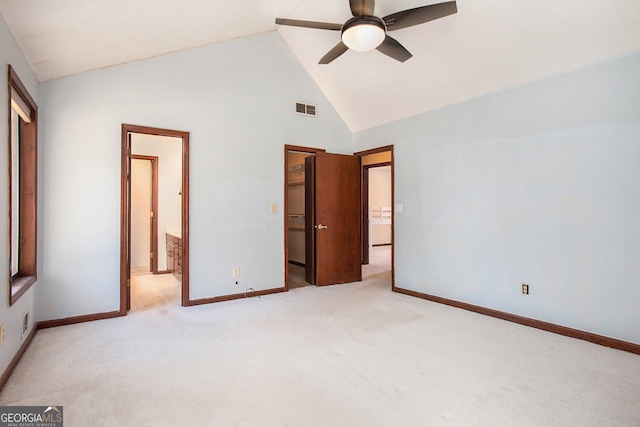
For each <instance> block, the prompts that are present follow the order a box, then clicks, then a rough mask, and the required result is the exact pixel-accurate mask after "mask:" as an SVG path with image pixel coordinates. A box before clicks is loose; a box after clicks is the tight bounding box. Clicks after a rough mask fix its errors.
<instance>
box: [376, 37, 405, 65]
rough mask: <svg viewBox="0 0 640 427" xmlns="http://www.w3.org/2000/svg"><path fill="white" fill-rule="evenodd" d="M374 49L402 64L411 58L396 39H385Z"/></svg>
mask: <svg viewBox="0 0 640 427" xmlns="http://www.w3.org/2000/svg"><path fill="white" fill-rule="evenodd" d="M376 49H377V50H379V51H380V52H382V53H384V54H385V55H387V56H390V57H391V58H393V59H395V60H397V61H400V62H404V61H406V60H407V59H409V58H411V57H412V56H413V55H412V54H411V52H409V51H408V50H407V49H405V48H404V46H402V45H401V44H400V43H399V42H398V41H397V40H396V39H394V38H393V37H389V36H387V37H385V39H384V41H383V42H382V44H381V45H380V46H378V47H377V48H376Z"/></svg>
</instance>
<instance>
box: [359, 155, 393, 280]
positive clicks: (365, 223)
mask: <svg viewBox="0 0 640 427" xmlns="http://www.w3.org/2000/svg"><path fill="white" fill-rule="evenodd" d="M385 152H391V162H385V163H384V164H383V163H379V164H372V165H364V166H361V169H362V177H363V178H362V179H363V185H362V254H363V260H362V261H363V264H365V262H364V261H365V254H366V261H367V264H368V263H369V197H368V196H369V181H368V170H369V169H370V168H372V167H379V166H391V289H395V288H396V279H395V278H396V275H395V250H396V242H395V225H396V218H395V165H394V163H395V162H394V156H393V145H385V146H383V147H378V148H372V149H370V150H365V151H358V152H357V153H354V155H355V156H360V157H365V156H369V155H371V154H377V153H385ZM365 173H366V174H367V180H366V185H365V181H364V180H365V178H364V176H365ZM365 187H366V188H365ZM365 208H366V209H365ZM365 217H366V218H365ZM365 235H366V236H367V237H366V240H365ZM365 245H366V246H365Z"/></svg>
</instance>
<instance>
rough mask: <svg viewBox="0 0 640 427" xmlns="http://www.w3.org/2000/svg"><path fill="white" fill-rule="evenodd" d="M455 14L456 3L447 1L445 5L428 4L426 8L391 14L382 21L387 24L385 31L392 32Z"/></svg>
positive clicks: (456, 10) (456, 9)
mask: <svg viewBox="0 0 640 427" xmlns="http://www.w3.org/2000/svg"><path fill="white" fill-rule="evenodd" d="M456 12H458V6H457V5H456V2H455V1H448V2H446V3H438V4H430V5H428V6H422V7H416V8H415V9H408V10H403V11H402V12H396V13H392V14H391V15H387V16H385V17H384V18H382V20H383V21H384V23H385V24H387V30H388V31H392V30H399V29H401V28H407V27H412V26H414V25H418V24H424V23H425V22H429V21H433V20H434V19H438V18H443V17H445V16H449V15H453V14H454V13H456Z"/></svg>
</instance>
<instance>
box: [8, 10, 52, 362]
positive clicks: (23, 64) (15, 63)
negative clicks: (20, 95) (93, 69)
mask: <svg viewBox="0 0 640 427" xmlns="http://www.w3.org/2000/svg"><path fill="white" fill-rule="evenodd" d="M9 64H10V65H11V66H12V67H13V68H14V70H15V71H16V73H17V74H18V76H19V77H20V81H22V83H23V84H24V85H25V87H26V88H27V90H28V91H29V94H30V95H31V97H32V98H33V99H34V100H35V101H36V103H38V81H37V80H36V77H35V75H34V74H33V72H32V71H31V68H30V67H29V64H28V63H27V61H26V59H25V58H24V56H23V55H22V52H21V51H20V49H19V48H18V44H17V43H16V42H15V40H14V38H13V35H12V34H11V32H10V31H9V27H7V24H6V23H5V22H4V19H3V18H2V16H1V15H0V76H1V77H0V81H1V82H2V84H0V147H1V148H0V150H2V151H1V152H2V155H0V171H2V172H1V173H0V206H1V208H0V242H2V244H0V260H2V262H0V278H1V279H0V283H1V284H0V287H1V289H0V324H2V323H4V324H5V325H6V333H5V342H4V344H2V345H0V373H1V372H4V370H5V369H6V367H7V366H8V365H9V363H10V362H11V359H13V356H14V355H15V354H16V352H17V351H18V349H19V348H20V346H21V345H22V342H23V339H25V338H26V335H28V333H29V332H31V330H32V329H33V326H34V325H35V319H36V318H37V312H36V303H35V294H36V288H37V287H38V286H39V283H40V281H38V282H36V284H35V285H34V286H32V287H31V288H30V289H29V290H28V291H27V293H25V294H24V295H23V296H22V297H21V298H20V299H19V300H18V302H16V303H15V304H14V305H13V306H12V307H9V294H8V290H7V287H8V281H9V277H10V275H9V263H8V260H9V229H8V224H9V215H8V211H7V207H8V203H9V175H8V173H7V171H8V170H9V163H8V156H7V155H6V154H5V153H7V145H6V144H7V143H8V141H9V127H8V117H9V110H8V101H7V100H8V96H9V95H8V94H7V69H8V68H7V67H8V65H9ZM41 141H42V139H41V138H40V142H39V150H40V152H42V143H41ZM40 164H42V162H40ZM40 170H42V169H41V168H40ZM40 178H41V177H40ZM39 188H40V189H41V188H42V179H40V185H39ZM41 206H42V204H41V203H39V208H38V220H39V226H41V225H42V209H41ZM38 251H39V253H40V254H41V253H42V239H39V241H38ZM38 267H39V270H40V271H41V267H42V266H41V265H39V266H38ZM40 274H41V273H40ZM26 311H29V312H30V313H31V314H30V317H31V320H30V325H29V330H28V331H27V334H25V335H24V336H23V335H22V315H23V313H25V312H26Z"/></svg>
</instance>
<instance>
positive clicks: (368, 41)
mask: <svg viewBox="0 0 640 427" xmlns="http://www.w3.org/2000/svg"><path fill="white" fill-rule="evenodd" d="M385 36H386V33H385V30H384V28H381V27H380V25H376V24H370V23H361V24H356V25H352V26H350V27H348V28H346V29H344V30H343V31H342V42H343V43H344V44H345V45H347V47H348V48H349V49H353V50H356V51H358V52H365V51H367V50H372V49H375V48H377V47H378V46H380V44H381V43H382V42H383V41H384V38H385Z"/></svg>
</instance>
